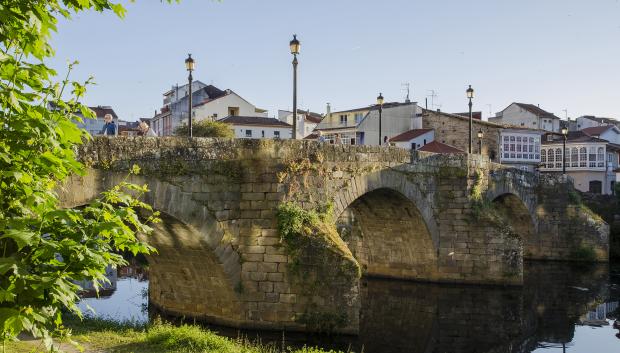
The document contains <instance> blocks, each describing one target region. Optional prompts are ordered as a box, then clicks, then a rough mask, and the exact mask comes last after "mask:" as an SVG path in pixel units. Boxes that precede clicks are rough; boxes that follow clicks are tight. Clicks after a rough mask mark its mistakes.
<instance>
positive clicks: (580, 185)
mask: <svg viewBox="0 0 620 353" xmlns="http://www.w3.org/2000/svg"><path fill="white" fill-rule="evenodd" d="M566 174H568V175H569V176H570V177H571V178H573V182H574V183H575V188H576V189H577V190H579V191H582V192H589V191H590V181H595V180H598V181H600V182H601V186H602V192H603V194H605V195H611V194H612V190H611V182H612V181H614V182H615V181H616V175H615V173H606V172H604V171H602V172H595V171H587V170H584V171H572V172H568V171H567V173H566Z"/></svg>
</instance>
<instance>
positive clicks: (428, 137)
mask: <svg viewBox="0 0 620 353" xmlns="http://www.w3.org/2000/svg"><path fill="white" fill-rule="evenodd" d="M433 140H435V130H431V131H429V132H427V133H424V134H422V135H420V136H418V137H416V138H413V139H411V140H409V141H402V142H401V141H399V142H394V146H396V147H400V148H405V149H411V146H412V145H413V144H414V143H415V144H416V148H415V149H416V150H417V149H419V148H420V147H422V146H424V145H426V144H427V143H430V142H432V141H433Z"/></svg>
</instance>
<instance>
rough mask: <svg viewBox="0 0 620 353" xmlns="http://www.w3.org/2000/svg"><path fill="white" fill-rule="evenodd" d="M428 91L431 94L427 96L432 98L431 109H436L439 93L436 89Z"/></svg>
mask: <svg viewBox="0 0 620 353" xmlns="http://www.w3.org/2000/svg"><path fill="white" fill-rule="evenodd" d="M428 91H429V92H430V93H431V94H429V95H428V96H427V97H431V109H435V97H437V92H436V91H435V90H434V89H429V90H428ZM440 107H441V106H440Z"/></svg>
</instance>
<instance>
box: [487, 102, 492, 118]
mask: <svg viewBox="0 0 620 353" xmlns="http://www.w3.org/2000/svg"><path fill="white" fill-rule="evenodd" d="M487 107H489V118H490V117H492V116H493V111H492V108H493V105H491V104H487Z"/></svg>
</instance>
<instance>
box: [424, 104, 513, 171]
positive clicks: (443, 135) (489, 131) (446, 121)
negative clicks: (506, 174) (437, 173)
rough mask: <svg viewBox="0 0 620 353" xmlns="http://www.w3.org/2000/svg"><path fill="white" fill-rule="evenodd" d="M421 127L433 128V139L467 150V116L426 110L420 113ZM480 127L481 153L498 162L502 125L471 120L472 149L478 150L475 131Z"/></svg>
mask: <svg viewBox="0 0 620 353" xmlns="http://www.w3.org/2000/svg"><path fill="white" fill-rule="evenodd" d="M422 125H423V126H422V127H423V128H425V129H434V130H435V140H436V141H439V142H441V143H446V144H448V145H452V146H454V147H456V148H458V149H461V150H463V151H468V150H469V134H468V133H467V131H468V129H469V118H465V117H461V116H457V115H452V114H445V113H441V112H435V111H430V110H427V111H425V112H424V113H423V114H422ZM481 129H482V133H483V134H484V137H483V138H482V154H483V155H485V156H488V157H489V158H491V160H492V161H493V162H497V163H499V137H500V131H501V129H502V126H500V125H496V124H492V123H488V122H486V121H480V120H476V119H474V120H473V130H474V131H473V141H474V146H473V151H474V152H475V153H477V152H478V136H477V133H478V131H479V130H481Z"/></svg>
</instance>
